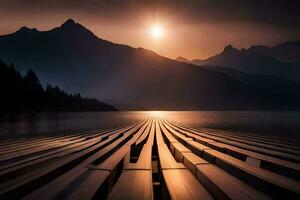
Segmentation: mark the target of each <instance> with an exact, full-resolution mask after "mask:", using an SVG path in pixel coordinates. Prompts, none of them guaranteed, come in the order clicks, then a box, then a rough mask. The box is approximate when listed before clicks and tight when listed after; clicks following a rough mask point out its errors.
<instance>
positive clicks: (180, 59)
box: [176, 56, 190, 63]
mask: <svg viewBox="0 0 300 200" xmlns="http://www.w3.org/2000/svg"><path fill="white" fill-rule="evenodd" d="M176 60H177V61H178V62H186V63H189V62H190V61H189V60H188V59H186V58H184V57H182V56H179V57H177V58H176Z"/></svg>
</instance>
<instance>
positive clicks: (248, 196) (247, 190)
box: [197, 164, 271, 200]
mask: <svg viewBox="0 0 300 200" xmlns="http://www.w3.org/2000/svg"><path fill="white" fill-rule="evenodd" d="M197 178H198V180H200V182H201V183H202V184H203V185H204V186H205V187H206V188H207V189H208V190H209V191H210V192H211V194H213V196H214V197H215V198H216V199H232V200H240V199H243V200H257V199H271V198H270V197H268V196H267V195H265V194H263V193H262V192H259V191H258V190H256V189H254V188H253V187H251V186H249V185H247V184H246V183H244V182H242V181H241V180H239V179H238V178H236V177H234V176H232V175H230V174H228V173H227V172H225V171H223V170H221V169H219V168H218V167H216V166H214V165H212V164H206V165H197Z"/></svg>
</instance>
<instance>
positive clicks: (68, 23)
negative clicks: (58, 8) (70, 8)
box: [61, 18, 77, 27]
mask: <svg viewBox="0 0 300 200" xmlns="http://www.w3.org/2000/svg"><path fill="white" fill-rule="evenodd" d="M76 25H77V23H76V22H75V21H74V20H73V19H71V18H70V19H68V20H67V21H65V23H63V24H62V25H61V27H72V26H76Z"/></svg>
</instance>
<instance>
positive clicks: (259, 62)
mask: <svg viewBox="0 0 300 200" xmlns="http://www.w3.org/2000/svg"><path fill="white" fill-rule="evenodd" d="M299 59H300V42H288V43H284V44H281V45H278V46H276V47H272V48H269V47H266V46H252V47H250V48H249V49H242V50H238V49H236V48H234V47H232V46H231V45H228V46H226V47H225V48H224V50H223V52H221V53H220V54H217V55H215V56H213V57H210V58H208V59H205V60H199V59H195V60H192V61H188V62H189V63H192V64H195V65H198V66H203V65H212V66H221V67H227V68H231V69H235V70H238V71H241V72H246V73H251V74H259V75H271V76H277V77H280V78H284V79H287V80H292V81H297V82H300V65H299Z"/></svg>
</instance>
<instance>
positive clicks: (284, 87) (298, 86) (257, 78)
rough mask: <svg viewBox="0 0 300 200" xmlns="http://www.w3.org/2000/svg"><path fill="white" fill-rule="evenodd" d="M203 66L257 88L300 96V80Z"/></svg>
mask: <svg viewBox="0 0 300 200" xmlns="http://www.w3.org/2000/svg"><path fill="white" fill-rule="evenodd" d="M201 67H203V68H206V69H209V70H213V71H216V72H220V73H223V74H226V75H228V76H230V77H232V78H234V79H236V80H239V81H241V82H243V83H246V84H248V85H251V86H253V87H256V88H260V89H265V90H268V91H271V92H274V93H277V94H280V95H285V96H286V95H289V96H291V98H293V96H298V97H300V83H298V82H294V81H289V80H285V79H282V78H278V77H274V76H267V75H254V74H247V73H243V72H240V71H237V70H234V69H230V68H227V67H219V66H211V65H203V66H201Z"/></svg>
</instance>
